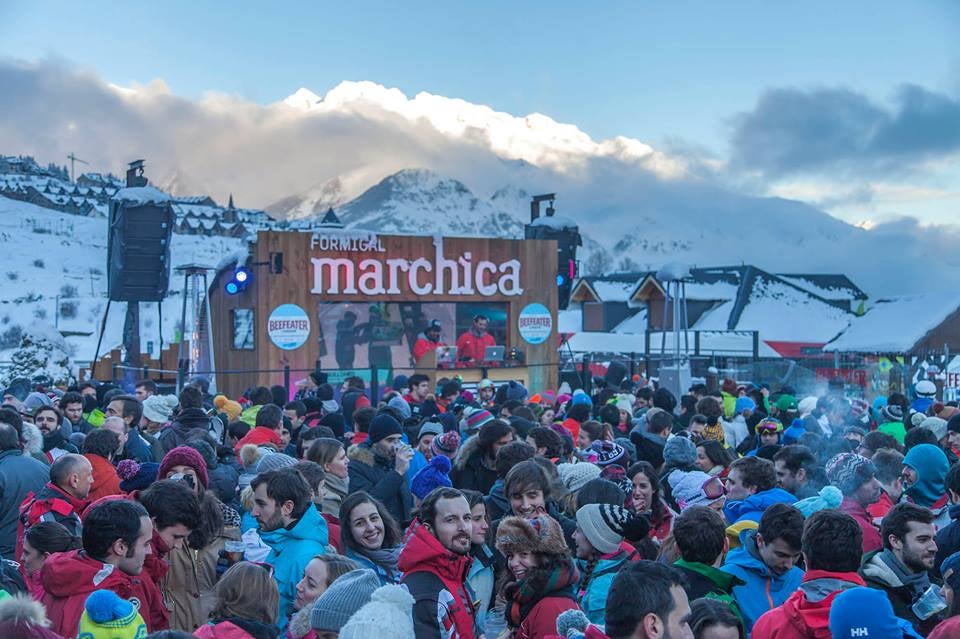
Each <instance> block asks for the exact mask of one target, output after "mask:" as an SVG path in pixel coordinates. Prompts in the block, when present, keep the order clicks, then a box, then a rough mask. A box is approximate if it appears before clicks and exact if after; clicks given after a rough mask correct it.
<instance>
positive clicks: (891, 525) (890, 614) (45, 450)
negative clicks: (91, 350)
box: [0, 373, 960, 639]
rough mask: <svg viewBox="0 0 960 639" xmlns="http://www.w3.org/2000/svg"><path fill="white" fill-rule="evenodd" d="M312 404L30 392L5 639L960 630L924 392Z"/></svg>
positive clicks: (934, 409) (13, 479)
mask: <svg viewBox="0 0 960 639" xmlns="http://www.w3.org/2000/svg"><path fill="white" fill-rule="evenodd" d="M295 391H296V392H295V393H294V394H291V393H290V392H289V391H288V389H286V388H284V387H283V386H274V387H271V388H267V387H254V388H250V389H249V390H248V391H247V392H245V393H244V394H243V396H242V397H237V398H230V397H226V396H224V395H211V394H210V392H209V385H208V384H207V382H206V381H205V380H202V379H198V380H195V381H194V382H191V383H190V384H188V385H186V386H185V387H184V388H183V389H182V390H181V391H180V392H179V394H177V395H167V394H162V393H160V392H158V387H157V384H156V383H155V382H154V381H151V380H142V381H139V382H137V383H136V384H135V385H133V388H122V387H121V386H120V385H118V384H114V383H96V382H84V383H81V384H78V385H76V386H74V387H71V388H69V389H58V388H52V387H50V386H49V385H47V384H44V383H43V380H35V381H30V380H16V383H12V384H11V385H10V387H8V388H7V389H6V390H4V394H3V406H2V407H0V557H2V570H0V637H2V638H4V639H18V638H21V637H24V638H25V637H31V638H32V637H40V638H50V639H56V638H60V639H74V638H82V639H122V638H136V639H144V638H145V637H150V639H185V638H188V637H201V638H206V639H278V638H281V637H282V638H285V639H331V638H336V637H340V638H342V639H351V638H354V637H378V638H380V639H390V638H393V637H397V638H401V639H410V638H414V637H416V638H417V639H421V638H423V639H428V638H429V639H432V638H438V639H467V638H480V637H484V638H486V639H497V638H500V637H510V638H516V639H546V638H548V637H585V638H586V639H604V638H609V639H641V638H646V639H692V638H696V639H744V638H745V637H754V638H756V639H794V638H798V639H799V638H816V639H823V638H831V637H832V638H834V639H847V638H850V639H854V638H861V637H867V638H870V639H903V638H907V637H930V638H931V639H948V638H957V637H960V597H956V596H955V592H956V590H957V589H958V588H960V523H958V521H957V520H960V463H958V461H960V458H958V453H960V408H958V407H957V406H956V404H955V403H943V402H941V401H937V398H936V395H937V389H936V386H935V385H934V384H933V383H932V382H930V381H928V380H922V381H919V382H918V383H916V384H915V385H913V386H911V388H910V389H909V393H910V397H908V396H907V395H904V394H901V393H892V394H890V395H889V396H879V397H877V398H875V399H874V400H873V401H872V403H867V402H866V401H864V400H863V399H860V398H850V397H847V396H846V394H845V388H844V385H843V383H842V382H840V381H839V380H835V381H834V382H831V384H830V385H829V386H828V387H827V388H826V389H825V390H824V392H823V393H822V394H820V395H818V396H814V395H811V396H805V397H801V398H799V399H798V396H797V395H796V394H795V392H794V390H793V389H791V388H777V389H770V388H768V387H767V386H766V385H763V384H759V385H757V384H752V383H738V382H736V381H734V380H732V379H726V380H723V382H722V384H719V385H718V387H717V388H708V387H707V386H706V385H705V384H695V385H694V386H692V387H691V388H690V389H689V390H688V392H687V393H685V394H683V395H682V396H681V397H679V398H677V397H676V396H675V395H674V394H672V393H671V392H670V391H668V390H667V389H665V388H656V387H655V385H654V384H651V383H647V382H646V380H642V379H628V380H625V381H624V382H623V383H622V384H620V385H618V386H616V387H613V386H609V385H605V384H600V385H598V386H597V387H596V388H594V389H593V392H592V393H589V394H588V393H587V392H584V390H582V389H577V390H574V391H571V390H570V389H568V388H567V387H566V386H565V385H564V386H561V388H559V389H557V390H556V391H554V390H549V389H541V390H540V391H539V392H535V393H533V392H531V390H530V389H527V388H525V387H524V385H523V384H522V383H520V382H518V381H510V382H507V383H502V384H499V385H496V384H494V383H492V382H490V381H489V380H483V381H482V382H481V383H480V384H479V385H477V386H476V387H475V388H470V389H467V388H465V387H464V385H463V384H462V383H461V381H460V380H458V379H456V378H453V379H442V380H438V382H437V383H436V384H433V383H432V382H431V380H430V379H429V378H428V377H426V376H425V375H412V376H410V377H405V376H401V375H398V376H396V377H394V378H393V379H392V382H391V386H390V387H389V388H387V389H386V392H380V393H375V394H374V393H371V392H370V390H369V389H367V388H365V386H364V382H363V380H362V379H360V378H357V377H350V378H347V379H346V380H345V381H344V382H343V384H342V385H341V386H340V387H339V388H335V387H334V386H333V385H331V384H330V383H328V382H327V379H326V377H325V376H324V375H323V374H322V373H315V374H312V375H310V377H309V379H307V380H305V381H304V383H302V384H298V386H297V388H296V389H295ZM372 397H375V398H376V399H375V400H373V401H371V398H372Z"/></svg>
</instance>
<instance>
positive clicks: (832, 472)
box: [826, 453, 876, 495]
mask: <svg viewBox="0 0 960 639" xmlns="http://www.w3.org/2000/svg"><path fill="white" fill-rule="evenodd" d="M826 470H827V480H828V481H829V482H830V483H831V484H833V485H834V486H836V487H837V488H839V489H840V492H842V493H843V494H844V495H852V494H853V493H855V492H857V489H858V488H860V487H861V486H863V485H864V484H865V483H867V482H868V481H870V480H871V479H872V478H873V477H875V476H876V470H875V469H874V466H873V462H872V461H870V460H869V459H867V458H866V457H863V456H861V455H857V454H856V453H840V454H839V455H834V456H833V457H831V458H830V459H829V460H828V461H827V467H826Z"/></svg>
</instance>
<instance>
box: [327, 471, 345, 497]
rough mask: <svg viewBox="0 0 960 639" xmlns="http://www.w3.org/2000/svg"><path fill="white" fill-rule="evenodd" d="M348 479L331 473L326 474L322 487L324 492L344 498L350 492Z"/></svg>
mask: <svg viewBox="0 0 960 639" xmlns="http://www.w3.org/2000/svg"><path fill="white" fill-rule="evenodd" d="M349 486H350V478H349V477H347V478H343V477H337V476H336V475H334V474H333V473H327V476H326V478H325V479H324V480H323V487H324V488H325V489H326V490H329V491H331V492H334V493H336V494H338V495H340V497H341V498H342V497H346V496H347V493H348V492H349V491H350V488H349Z"/></svg>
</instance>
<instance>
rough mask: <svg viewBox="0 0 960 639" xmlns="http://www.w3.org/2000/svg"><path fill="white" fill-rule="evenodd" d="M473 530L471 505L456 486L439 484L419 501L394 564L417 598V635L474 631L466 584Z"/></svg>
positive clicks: (457, 638) (458, 635) (457, 637)
mask: <svg viewBox="0 0 960 639" xmlns="http://www.w3.org/2000/svg"><path fill="white" fill-rule="evenodd" d="M472 530H473V518H472V517H471V515H470V505H469V504H468V503H467V498H466V497H464V496H463V493H461V492H460V491H459V490H456V489H455V488H437V489H435V490H433V492H431V493H430V494H428V495H427V496H426V497H425V498H424V500H423V502H421V503H420V510H419V512H418V515H417V521H416V522H415V523H414V524H413V535H412V536H411V537H410V539H409V541H407V543H406V545H405V546H404V547H403V551H401V553H400V561H399V562H398V564H397V567H398V568H400V570H401V572H403V580H402V583H403V584H404V585H405V586H406V587H407V589H408V590H409V591H410V594H411V595H412V596H413V598H414V600H415V602H416V603H414V606H413V626H414V630H415V633H414V634H416V636H417V637H446V638H448V639H468V638H469V639H472V638H473V637H474V625H475V618H474V617H475V613H474V609H473V602H472V601H471V597H470V593H469V591H468V589H467V585H466V579H467V573H468V571H469V570H470V563H471V559H470V544H471V541H470V535H471V532H472Z"/></svg>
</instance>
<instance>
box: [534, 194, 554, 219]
mask: <svg viewBox="0 0 960 639" xmlns="http://www.w3.org/2000/svg"><path fill="white" fill-rule="evenodd" d="M555 199H557V194H556V193H545V194H543V195H534V196H533V197H532V198H531V199H530V221H531V222H533V221H535V220H536V219H537V218H539V217H540V203H541V202H550V204H549V205H548V206H547V210H546V211H545V213H546V216H547V217H553V214H554V213H555V209H554V208H553V201H554V200H555Z"/></svg>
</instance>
